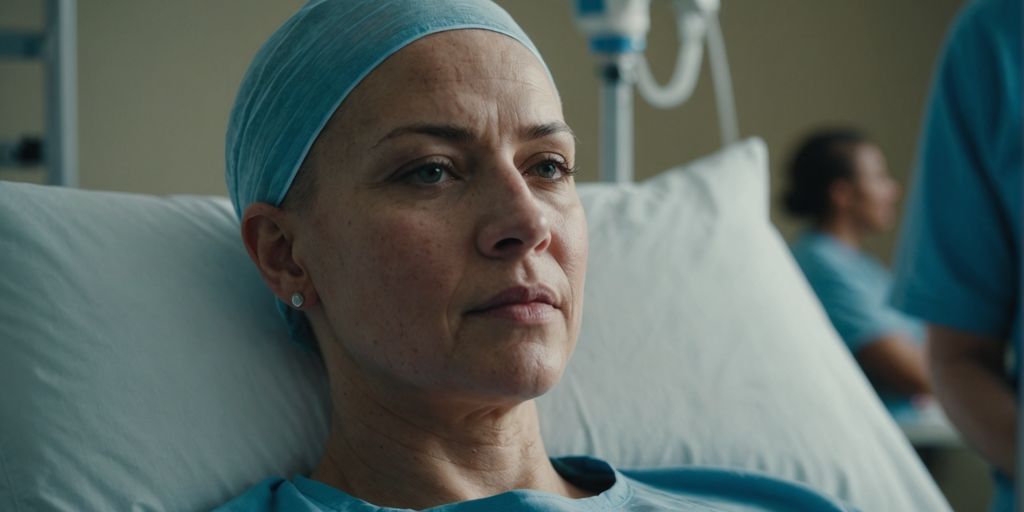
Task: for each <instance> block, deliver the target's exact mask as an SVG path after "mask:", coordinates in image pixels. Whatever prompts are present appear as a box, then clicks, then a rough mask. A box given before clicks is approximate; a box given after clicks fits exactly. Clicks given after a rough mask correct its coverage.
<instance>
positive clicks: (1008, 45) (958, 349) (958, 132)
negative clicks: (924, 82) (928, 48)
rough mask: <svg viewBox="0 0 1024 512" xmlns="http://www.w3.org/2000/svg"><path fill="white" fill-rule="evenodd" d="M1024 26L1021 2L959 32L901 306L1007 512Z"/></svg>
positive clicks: (924, 158)
mask: <svg viewBox="0 0 1024 512" xmlns="http://www.w3.org/2000/svg"><path fill="white" fill-rule="evenodd" d="M1021 22H1022V21H1021V2H1020V0H979V1H975V2H971V3H969V4H968V5H967V6H966V7H965V8H964V9H963V10H962V11H961V13H960V14H959V16H958V17H957V20H956V21H955V22H954V24H953V27H952V29H951V30H950V33H949V35H948V38H947V40H946V45H945V48H944V50H943V53H942V55H941V57H940V59H939V62H938V67H937V69H936V73H935V76H934V79H933V84H932V91H931V96H930V99H929V102H928V104H927V114H926V118H925V124H924V129H923V132H922V137H921V142H920V148H919V150H920V153H919V155H918V168H917V171H916V176H915V178H914V186H913V192H912V194H911V197H910V201H909V204H908V209H907V217H906V219H905V220H904V225H903V230H902V234H901V241H900V248H899V251H898V256H897V259H896V267H895V268H896V282H895V287H894V288H893V297H892V301H893V303H894V304H895V305H896V306H897V307H899V308H900V309H902V310H903V311H906V312H908V313H910V314H913V315H915V316H918V317H920V318H922V319H924V321H926V322H927V323H928V336H927V348H928V350H927V352H928V355H929V366H930V368H931V372H932V381H933V382H934V385H935V393H936V396H937V397H938V399H939V401H940V402H941V403H942V406H943V409H945V411H946V414H947V415H948V416H949V418H950V420H952V422H953V424H954V425H955V426H956V427H957V429H958V430H960V432H961V434H962V435H963V438H964V440H965V441H966V442H967V443H968V444H970V445H971V446H972V447H974V448H975V449H976V450H977V451H978V452H979V453H980V454H981V456H982V457H984V458H985V459H986V460H987V461H988V462H989V463H990V464H992V465H993V467H994V470H995V474H996V494H995V499H994V501H993V504H992V510H994V511H998V512H1009V511H1012V510H1019V509H1018V508H1017V507H1016V506H1015V502H1017V501H1019V496H1018V497H1017V498H1016V499H1015V497H1014V492H1013V485H1012V484H1011V482H1012V479H1013V476H1014V474H1015V465H1016V458H1017V457H1016V450H1017V440H1016V435H1017V433H1016V432H1017V416H1016V414H1017V404H1016V400H1017V396H1018V393H1017V385H1018V383H1017V380H1018V379H1017V378H1016V375H1017V372H1018V371H1019V368H1020V358H1021V292H1020V286H1021V262H1022V260H1021V256H1022V255H1021V236H1022V226H1021V195H1022V188H1024V180H1022V178H1021V174H1022V170H1021V168H1022V165H1021V161H1022V156H1021V154H1022V149H1021V147H1022V141H1021V139H1022V136H1024V135H1022V132H1021V121H1022V117H1024V115H1022V110H1021V88H1022V84H1021V45H1022V38H1021ZM1011 354H1015V357H1009V356H1010V355H1011ZM1018 482H1019V480H1018ZM1018 487H1019V486H1018Z"/></svg>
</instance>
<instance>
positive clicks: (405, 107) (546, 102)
mask: <svg viewBox="0 0 1024 512" xmlns="http://www.w3.org/2000/svg"><path fill="white" fill-rule="evenodd" d="M490 80H495V81H508V82H510V83H514V84H515V85H516V86H517V87H518V86H525V87H526V89H525V90H527V91H529V93H530V94H529V97H523V96H515V95H512V96H514V97H515V98H516V99H515V100H514V101H516V102H518V103H519V104H516V105H514V108H516V109H518V110H520V111H522V112H526V113H528V114H529V115H530V116H531V117H537V118H538V120H540V121H543V122H550V121H552V120H555V119H557V120H561V119H562V112H561V102H560V99H559V97H558V93H557V91H556V90H555V87H554V84H552V83H551V79H550V77H549V75H548V73H547V71H546V68H545V67H544V65H543V64H542V63H541V62H540V60H539V59H538V58H537V57H536V56H535V55H534V54H533V53H532V52H531V51H530V50H529V49H527V48H526V47H525V46H523V45H522V43H519V42H518V41H516V40H514V39H512V38H510V37H508V36H505V35H503V34H499V33H497V32H492V31H488V30H451V31H447V32H440V33H437V34H432V35H430V36H427V37H424V38H422V39H420V40H418V41H415V42H413V43H411V44H409V45H408V46H406V47H404V48H402V49H401V50H399V51H398V52H396V53H395V54H394V55H392V56H390V57H389V58H388V59H386V60H385V61H384V62H383V63H381V65H380V66H378V67H377V68H376V69H375V70H374V71H372V72H371V73H370V74H369V75H367V77H366V78H365V79H364V80H363V81H362V82H361V83H360V84H359V85H358V86H357V87H356V88H355V89H354V90H353V91H352V93H351V94H349V96H348V97H347V98H346V99H345V101H344V102H343V103H342V104H341V106H340V107H339V108H338V110H337V111H336V112H335V113H334V115H333V116H332V118H331V120H330V121H329V122H328V124H327V126H325V128H324V131H323V132H322V133H321V135H320V137H318V139H317V142H316V144H315V145H314V147H313V151H312V153H311V157H312V158H313V159H314V162H316V161H321V160H330V161H332V162H340V161H344V160H345V159H346V158H347V159H351V158H352V155H353V154H357V155H358V154H360V153H361V152H362V151H365V150H366V149H367V147H369V146H370V145H372V144H373V143H374V142H375V141H377V139H378V138H379V137H380V135H381V133H379V132H381V131H382V130H385V131H386V130H390V128H391V127H394V126H397V125H400V124H403V123H405V122H409V121H411V120H417V121H423V122H446V123H452V124H459V123H461V122H466V120H467V119H468V118H471V117H473V116H474V115H475V114H477V113H478V112H475V111H467V110H466V109H460V108H458V106H457V105H458V104H459V102H460V101H461V99H462V97H463V96H464V95H465V93H466V92H467V91H472V90H473V87H474V84H476V85H480V84H482V83H484V82H487V81H490ZM506 100H508V98H506ZM498 101H499V98H495V102H498ZM420 113H425V116H424V117H435V119H416V118H417V114H420ZM437 113H442V114H446V115H449V116H451V117H449V118H446V119H436V117H437ZM509 121H510V122H514V121H513V120H512V119H509ZM518 121H524V120H523V119H519V120H518Z"/></svg>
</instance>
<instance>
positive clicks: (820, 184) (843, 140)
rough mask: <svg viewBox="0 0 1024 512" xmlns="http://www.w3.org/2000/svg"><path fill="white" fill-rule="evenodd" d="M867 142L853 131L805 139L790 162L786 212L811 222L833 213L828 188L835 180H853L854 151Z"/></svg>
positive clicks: (817, 134) (817, 133) (823, 132)
mask: <svg viewBox="0 0 1024 512" xmlns="http://www.w3.org/2000/svg"><path fill="white" fill-rule="evenodd" d="M865 142H868V140H867V137H865V136H864V134H863V133H861V132H860V131H858V130H856V129H853V128H845V127H844V128H829V129H823V130H817V131H814V132H813V133H811V134H810V135H809V136H807V137H806V138H805V139H804V141H803V143H801V144H800V146H799V147H798V149H797V150H796V152H795V153H793V156H792V157H791V159H790V162H789V189H788V190H787V191H786V193H785V196H784V197H783V202H784V206H785V209H786V211H787V212H789V213H790V214H791V215H793V216H795V217H800V218H804V219H807V220H810V221H813V222H824V221H825V220H827V219H828V217H829V215H831V213H832V202H831V199H830V197H829V189H830V188H831V187H832V184H833V183H835V182H836V181H838V180H853V179H854V178H855V172H856V168H855V164H854V161H853V149H854V148H855V147H856V146H857V145H859V144H863V143H865Z"/></svg>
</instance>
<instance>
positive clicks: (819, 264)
mask: <svg viewBox="0 0 1024 512" xmlns="http://www.w3.org/2000/svg"><path fill="white" fill-rule="evenodd" d="M798 262H799V263H800V268H801V269H802V270H803V271H804V275H805V276H806V277H807V281H808V282H809V283H810V284H811V288H813V289H814V293H815V294H816V295H817V296H818V300H820V301H821V304H822V306H823V307H824V308H825V312H826V313H827V314H828V318H829V320H830V321H831V322H832V325H833V326H834V327H835V329H836V331H837V332H838V333H839V336H840V337H841V338H842V339H843V342H844V343H846V346H847V347H848V348H849V349H850V352H851V353H853V354H856V353H857V352H859V351H860V350H861V349H862V348H864V347H865V346H867V345H869V344H871V343H872V342H873V341H876V340H877V339H878V338H880V337H882V336H886V335H890V334H903V335H907V336H912V335H913V334H914V333H910V332H905V331H907V322H906V321H905V320H904V319H903V317H902V315H900V314H899V313H898V312H897V311H894V310H892V309H890V308H889V306H888V305H887V304H885V303H884V302H883V301H880V300H879V298H878V297H877V296H876V294H875V293H873V290H872V289H871V288H870V287H869V286H867V285H866V284H865V283H863V282H860V281H859V280H858V279H857V276H858V274H857V273H855V272H850V271H849V269H845V268H842V267H841V266H837V265H835V264H834V263H836V262H832V261H831V260H829V259H828V258H822V259H818V260H812V259H811V258H807V257H801V258H799V259H798Z"/></svg>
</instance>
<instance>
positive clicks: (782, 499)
mask: <svg viewBox="0 0 1024 512" xmlns="http://www.w3.org/2000/svg"><path fill="white" fill-rule="evenodd" d="M552 463H553V464H554V466H555V469H556V470H557V471H558V473H559V474H561V475H562V477H563V478H565V479H566V480H568V481H570V482H572V483H573V484H574V485H576V486H578V487H581V488H583V489H588V490H591V491H593V492H599V491H600V494H598V495H596V496H592V497H589V498H581V499H571V498H566V497H563V496H558V495H555V494H551V493H548V492H541V491H527V490H514V491H509V492H505V493H502V494H498V495H496V496H491V497H489V498H481V499H477V500H471V501H464V502H460V503H452V504H448V505H441V506H438V507H434V508H430V509H427V510H430V511H435V512H484V511H488V512H490V511H495V510H501V511H513V512H515V511H536V512H591V511H596V510H624V511H628V510H635V511H641V510H642V511H655V510H694V511H697V510H701V511H709V510H717V511H755V510H757V511H770V510H780V511H781V510H787V511H793V512H800V511H816V512H829V511H840V510H846V511H850V510H856V509H854V508H851V507H849V506H847V505H844V504H842V503H840V502H838V501H836V500H834V499H832V498H829V497H826V496H824V495H822V494H819V493H818V492H817V491H814V490H812V489H811V488H809V487H806V486H804V485H802V484H798V483H795V482H786V481H783V480H777V479H775V478H772V477H769V476H765V475H760V474H756V473H747V472H743V471H736V470H720V469H706V468H694V467H691V468H676V469H656V470H641V471H623V472H619V471H616V470H615V469H613V468H612V467H611V466H610V465H609V464H608V463H606V462H603V461H600V460H597V459H593V458H589V457H565V458H560V459H552ZM397 510H400V509H394V508H381V507H377V506H375V505H371V504H369V503H367V502H365V501H363V500H360V499H358V498H354V497H352V496H350V495H348V494H346V493H345V492H342V491H340V490H338V489H335V488H333V487H330V486H328V485H325V484H322V483H320V482H316V481H313V480H310V479H308V478H303V477H296V478H295V479H293V480H284V479H281V478H271V479H267V480H264V481H263V482H262V483H260V484H259V485H257V486H256V487H253V488H252V489H250V490H249V491H247V492H246V493H245V494H242V495H241V496H239V497H237V498H235V499H234V500H232V501H230V502H229V503H227V504H226V505H223V506H222V507H220V508H218V509H216V511H217V512H236V511H260V512H264V511H266V512H270V511H277V512H321V511H332V512H333V511H337V512H348V511H353V512H354V511H359V512H370V511H397Z"/></svg>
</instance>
